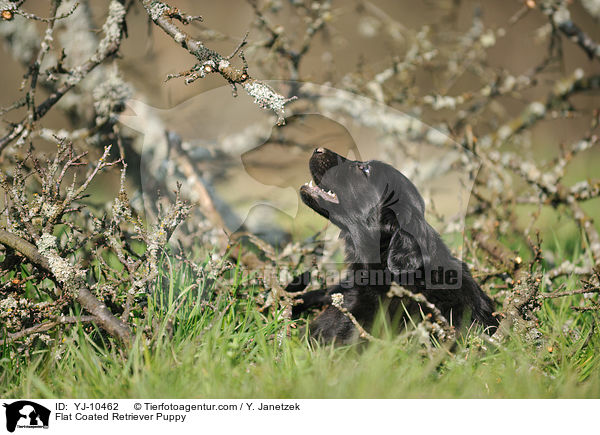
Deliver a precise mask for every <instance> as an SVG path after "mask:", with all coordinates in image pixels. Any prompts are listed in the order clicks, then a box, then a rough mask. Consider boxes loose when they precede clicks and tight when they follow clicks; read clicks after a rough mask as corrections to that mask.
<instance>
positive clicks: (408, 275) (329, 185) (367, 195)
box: [293, 148, 498, 343]
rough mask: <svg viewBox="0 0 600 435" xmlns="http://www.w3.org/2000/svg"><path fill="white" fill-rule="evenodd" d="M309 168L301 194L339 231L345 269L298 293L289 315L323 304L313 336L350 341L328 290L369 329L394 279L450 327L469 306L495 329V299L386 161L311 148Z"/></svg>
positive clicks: (347, 325)
mask: <svg viewBox="0 0 600 435" xmlns="http://www.w3.org/2000/svg"><path fill="white" fill-rule="evenodd" d="M309 167H310V171H311V174H312V177H313V180H314V182H315V185H313V186H311V185H304V186H302V187H301V188H300V196H301V197H302V200H303V201H304V203H305V204H306V205H308V206H309V207H310V208H312V209H313V210H314V211H316V212H317V213H319V214H320V215H322V216H324V217H326V218H327V219H329V220H330V221H331V222H332V223H334V224H335V225H336V226H338V227H339V228H340V229H341V234H340V237H342V238H343V239H344V241H345V246H346V261H347V263H348V266H349V272H350V273H349V277H348V278H347V279H345V280H343V281H342V282H341V283H340V284H338V285H336V286H334V287H332V288H328V289H324V290H317V291H312V292H308V293H305V294H302V295H300V296H299V298H301V299H302V303H300V304H298V305H295V306H294V310H293V312H294V315H298V314H299V313H301V312H303V311H305V310H307V309H309V308H313V307H324V306H328V307H327V308H326V309H325V310H324V311H323V313H322V314H321V315H320V316H319V317H317V318H316V319H315V320H314V321H313V322H312V323H311V324H310V326H309V329H310V334H311V335H312V336H313V337H315V338H319V339H321V340H323V341H333V340H335V341H336V342H342V343H345V342H350V341H352V340H354V339H355V337H356V330H355V328H354V326H353V325H352V322H351V321H350V320H349V319H348V318H347V317H346V316H344V314H343V313H341V312H340V310H338V309H337V308H335V307H333V306H331V305H330V304H331V295H332V294H335V293H341V294H343V296H344V307H346V308H347V309H348V310H349V311H350V312H351V313H352V314H353V315H354V316H355V317H356V319H357V320H358V321H359V322H360V323H361V324H362V325H364V326H366V327H367V328H368V327H369V326H370V325H371V323H372V322H373V320H374V317H375V314H376V313H377V310H378V309H379V307H380V306H381V304H382V302H383V301H384V297H385V294H386V293H387V291H388V290H389V287H390V284H391V282H392V280H393V281H395V282H397V283H399V284H401V285H402V286H403V287H404V288H406V289H408V290H410V291H413V292H416V293H422V294H423V295H425V296H426V297H427V299H428V300H429V301H430V302H432V303H433V304H435V305H436V306H437V307H438V308H439V309H440V311H441V312H442V314H443V315H444V316H445V317H446V318H447V319H449V320H450V321H451V322H452V323H453V325H457V326H459V325H460V324H461V323H462V321H463V314H464V313H465V312H466V311H467V310H470V312H471V317H472V319H473V320H475V321H476V322H478V323H480V324H482V325H484V326H485V327H486V328H487V331H488V333H493V331H494V330H495V329H496V327H497V325H498V322H497V320H496V318H495V317H494V316H493V315H492V313H493V311H494V305H493V302H492V301H491V300H490V298H489V297H488V296H487V295H486V294H485V293H484V292H483V291H482V290H481V288H480V287H479V285H478V284H477V283H476V282H475V280H474V279H473V277H472V276H471V274H470V272H469V270H468V268H467V266H466V265H465V264H464V263H463V262H462V261H460V260H458V259H457V258H455V257H454V256H452V254H451V253H450V251H449V249H448V248H447V247H446V245H445V244H444V242H443V241H442V239H441V238H440V236H439V234H438V233H437V232H436V231H435V230H434V229H433V228H432V227H431V226H430V225H429V224H428V223H427V221H426V220H425V203H424V202H423V198H422V197H421V195H420V194H419V192H418V191H417V189H416V187H415V186H414V185H413V184H412V183H411V182H410V180H408V179H407V178H406V177H405V176H404V175H402V174H401V173H400V172H399V171H397V170H396V169H394V168H393V167H391V166H389V165H387V164H385V163H382V162H379V161H369V162H359V161H353V160H348V159H346V158H344V157H342V156H340V155H338V154H336V153H334V152H332V151H330V150H327V149H323V148H319V149H317V150H315V151H314V153H313V155H312V157H311V159H310V164H309ZM328 191H329V192H331V193H333V194H334V195H331V193H328ZM298 288H300V287H299V286H296V287H294V289H295V290H297V289H298Z"/></svg>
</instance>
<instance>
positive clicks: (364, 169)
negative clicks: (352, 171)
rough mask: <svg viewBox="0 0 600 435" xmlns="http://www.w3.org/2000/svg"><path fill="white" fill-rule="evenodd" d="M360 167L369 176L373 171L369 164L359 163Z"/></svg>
mask: <svg viewBox="0 0 600 435" xmlns="http://www.w3.org/2000/svg"><path fill="white" fill-rule="evenodd" d="M358 169H360V170H361V171H362V172H363V174H365V175H366V176H367V177H368V176H369V174H370V173H371V168H370V167H369V165H358Z"/></svg>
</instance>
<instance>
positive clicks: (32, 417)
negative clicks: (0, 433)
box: [3, 400, 50, 432]
mask: <svg viewBox="0 0 600 435" xmlns="http://www.w3.org/2000/svg"><path fill="white" fill-rule="evenodd" d="M3 406H4V407H5V408H6V430H8V431H9V432H14V431H15V429H16V428H17V427H18V428H29V429H32V428H47V427H48V423H49V421H50V410H49V409H48V408H46V407H44V406H42V405H39V404H37V403H35V402H31V401H29V400H19V401H17V402H13V403H10V404H6V403H5V404H4V405H3Z"/></svg>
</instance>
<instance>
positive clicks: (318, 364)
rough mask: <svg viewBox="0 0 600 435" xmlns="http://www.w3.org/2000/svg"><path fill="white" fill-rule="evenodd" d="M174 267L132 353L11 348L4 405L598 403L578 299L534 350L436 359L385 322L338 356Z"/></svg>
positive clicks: (590, 341) (598, 362) (592, 354)
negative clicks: (251, 400)
mask: <svg viewBox="0 0 600 435" xmlns="http://www.w3.org/2000/svg"><path fill="white" fill-rule="evenodd" d="M168 266H169V264H168V262H165V275H164V277H163V279H162V280H161V282H158V283H157V288H159V289H163V291H162V292H161V293H160V295H156V296H154V297H151V298H149V300H148V305H147V307H146V310H147V312H148V316H147V318H146V320H145V322H146V323H144V324H139V325H138V328H137V338H136V342H135V344H134V345H133V346H132V349H131V351H129V352H128V353H127V354H123V353H121V352H119V351H118V347H117V346H111V345H110V343H109V342H107V341H105V340H107V339H106V337H105V336H103V335H102V334H101V333H100V331H92V332H91V333H90V332H89V331H84V330H83V329H82V328H81V327H76V328H72V329H71V330H70V331H69V332H68V333H67V335H64V336H62V335H57V336H56V337H57V338H58V337H62V338H61V339H59V340H58V341H60V342H58V343H55V344H54V345H52V346H51V347H50V348H49V349H48V348H40V349H38V350H37V351H34V352H32V353H31V354H30V355H27V356H26V355H23V354H22V353H19V352H18V351H17V350H16V349H15V348H13V347H10V346H6V347H4V348H1V349H0V392H1V394H2V397H30V398H53V397H63V398H109V397H110V398H129V397H131V398H137V397H144V398H158V397H163V398H184V397H185V398H225V397H231V398H244V397H260V398H522V397H537V398H542V397H544V398H546V397H547V398H552V397H594V398H598V397H600V370H599V369H600V352H598V349H599V348H600V332H599V328H598V327H596V328H594V327H593V325H594V324H595V322H596V318H595V316H597V314H596V313H583V314H579V313H574V312H573V311H572V310H571V309H570V306H571V305H573V304H574V303H575V302H576V299H575V298H576V297H571V298H565V299H560V300H553V301H550V302H546V303H545V304H544V306H543V307H542V309H541V310H540V312H539V318H540V325H541V326H540V330H541V332H542V333H543V337H544V338H543V341H541V342H540V343H537V344H531V343H526V342H523V341H521V340H520V339H519V338H518V337H512V338H511V339H510V340H508V342H507V343H506V344H505V345H504V346H503V347H502V348H493V347H491V346H490V345H487V344H485V343H484V342H483V341H482V340H481V338H479V336H478V335H477V334H476V333H472V334H470V335H468V336H466V337H464V338H463V339H461V340H460V341H459V343H458V344H457V346H456V347H455V348H453V349H452V350H451V351H448V350H447V349H445V348H441V347H439V346H438V347H436V346H434V347H433V349H432V350H430V351H427V350H426V348H425V347H424V346H423V345H422V344H420V343H419V341H418V340H417V339H416V338H415V337H414V336H413V337H412V338H407V337H406V335H400V336H398V335H393V334H389V333H387V332H386V328H385V325H384V327H382V328H380V330H379V331H378V332H375V334H376V335H377V336H378V337H380V338H381V339H382V340H381V341H377V342H372V343H366V344H360V345H354V346H345V347H332V346H320V345H316V344H314V343H311V342H310V341H309V340H308V339H307V338H306V337H304V336H302V335H301V334H300V333H299V329H300V328H291V329H290V330H291V331H292V334H291V337H289V338H286V337H283V338H281V332H282V331H285V330H286V327H287V326H288V325H289V322H288V324H286V323H285V322H282V321H281V320H279V316H278V315H276V313H269V314H263V313H260V312H259V311H258V309H257V305H256V302H255V298H254V294H253V292H254V291H255V290H253V289H252V288H249V287H247V286H245V285H244V283H238V284H234V285H233V286H231V287H229V288H228V291H223V290H221V291H216V289H215V288H212V287H206V288H204V290H205V292H204V296H202V294H201V293H202V292H200V293H199V292H198V291H197V290H195V289H194V287H193V286H192V284H193V282H194V281H193V279H192V277H191V275H190V273H189V270H188V269H187V268H186V267H176V268H173V269H171V268H170V267H168ZM169 270H173V272H169ZM567 286H568V287H567V288H575V287H577V286H578V283H577V282H575V281H574V280H568V281H567ZM302 322H303V321H300V324H301V323H302Z"/></svg>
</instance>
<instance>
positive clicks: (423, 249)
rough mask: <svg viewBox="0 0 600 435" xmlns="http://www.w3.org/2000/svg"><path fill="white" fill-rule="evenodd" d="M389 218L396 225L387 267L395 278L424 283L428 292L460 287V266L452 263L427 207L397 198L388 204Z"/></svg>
mask: <svg viewBox="0 0 600 435" xmlns="http://www.w3.org/2000/svg"><path fill="white" fill-rule="evenodd" d="M385 215H387V216H386V219H387V220H388V225H390V222H392V224H391V225H392V236H391V238H390V242H389V246H388V254H387V266H388V269H389V270H390V271H391V272H392V273H393V274H394V275H395V276H397V277H403V276H405V277H406V278H407V279H409V281H408V282H411V281H422V282H424V283H425V285H426V287H427V288H428V289H434V288H452V287H456V288H460V285H461V276H462V271H461V270H460V265H459V264H458V263H457V262H453V261H452V260H451V259H452V256H451V255H450V251H449V250H448V248H447V247H446V245H444V243H443V241H442V240H441V238H440V236H439V234H438V233H437V232H436V231H435V230H434V229H433V228H432V227H431V226H430V225H429V224H428V223H427V221H426V220H425V215H424V212H423V208H421V207H418V204H413V203H412V202H411V201H404V200H401V199H398V198H396V199H395V200H393V201H391V202H389V204H388V205H386V207H385V209H384V216H385ZM449 273H450V275H449ZM411 275H412V278H411ZM448 277H452V280H449V279H448Z"/></svg>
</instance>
